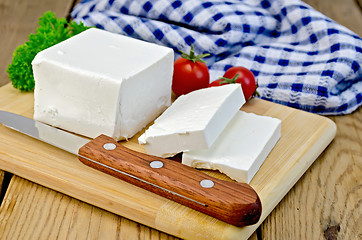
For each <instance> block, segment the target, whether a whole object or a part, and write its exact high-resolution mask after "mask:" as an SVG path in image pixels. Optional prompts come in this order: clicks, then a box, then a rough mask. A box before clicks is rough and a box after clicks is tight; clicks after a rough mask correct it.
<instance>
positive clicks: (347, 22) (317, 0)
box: [304, 0, 362, 36]
mask: <svg viewBox="0 0 362 240" xmlns="http://www.w3.org/2000/svg"><path fill="white" fill-rule="evenodd" d="M360 1H361V0H360ZM304 2H305V3H307V4H309V5H310V6H312V7H313V8H315V9H316V10H318V11H320V12H321V13H323V14H324V15H326V16H327V17H329V18H331V19H333V20H334V21H336V22H338V23H339V24H341V25H343V26H345V27H347V28H349V29H350V30H352V31H353V32H355V33H356V34H358V35H359V36H362V25H361V22H362V11H361V7H360V6H359V4H358V1H357V0H323V1H321V0H304Z"/></svg>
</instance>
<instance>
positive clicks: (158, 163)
mask: <svg viewBox="0 0 362 240" xmlns="http://www.w3.org/2000/svg"><path fill="white" fill-rule="evenodd" d="M150 166H151V168H162V167H163V162H161V161H152V162H150Z"/></svg>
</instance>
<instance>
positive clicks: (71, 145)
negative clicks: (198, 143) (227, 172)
mask: <svg viewBox="0 0 362 240" xmlns="http://www.w3.org/2000/svg"><path fill="white" fill-rule="evenodd" d="M0 123H2V124H3V125H4V126H6V127H8V128H11V129H13V130H16V131H18V132H21V133H23V134H26V135H28V136H31V137H33V138H36V139H38V140H41V141H43V142H46V143H48V144H50V145H53V146H55V147H58V148H61V149H63V150H65V151H68V152H70V153H72V154H75V155H77V156H78V159H79V160H80V161H81V162H82V163H84V164H85V165H87V166H89V167H92V168H95V169H97V170H99V171H102V172H104V173H106V174H110V175H112V176H114V177H117V178H119V179H121V180H124V181H127V182H129V183H131V184H134V185H136V186H138V187H141V188H143V189H145V190H148V191H150V192H153V193H156V194H158V195H160V196H163V197H166V198H168V199H170V200H173V201H175V202H178V203H180V204H183V205H185V206H187V207H190V208H192V209H194V210H197V211H200V212H202V213H205V214H207V215H209V216H212V217H215V218H217V219H219V220H221V221H224V222H226V223H229V224H232V225H235V226H238V227H241V226H246V225H252V224H255V223H257V222H258V221H259V219H260V216H261V211H262V205H261V202H260V198H259V196H258V194H257V193H256V192H255V190H254V189H253V188H252V187H251V186H250V185H248V184H246V183H237V182H229V181H225V180H221V179H217V178H214V177H212V176H209V175H207V174H205V173H203V172H201V171H199V170H196V169H194V168H191V167H188V166H186V165H183V164H181V163H179V162H176V161H173V160H170V159H165V158H160V157H155V156H151V155H148V154H144V153H140V152H137V151H133V150H131V149H129V148H126V147H124V146H122V145H121V144H119V143H118V142H117V141H115V140H114V139H113V138H111V137H108V136H106V135H100V136H98V137H96V138H95V139H93V140H88V139H85V138H82V137H80V136H77V135H75V134H71V133H69V132H66V131H63V130H61V129H58V128H55V127H52V126H49V125H47V124H44V123H41V122H38V121H34V120H33V119H30V118H26V117H23V116H21V115H17V114H14V113H10V112H6V111H0Z"/></svg>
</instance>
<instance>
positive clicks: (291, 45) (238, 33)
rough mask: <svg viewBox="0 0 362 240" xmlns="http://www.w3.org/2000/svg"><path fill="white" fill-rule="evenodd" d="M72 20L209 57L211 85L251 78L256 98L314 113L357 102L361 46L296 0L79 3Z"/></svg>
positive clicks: (361, 98) (348, 108)
mask: <svg viewBox="0 0 362 240" xmlns="http://www.w3.org/2000/svg"><path fill="white" fill-rule="evenodd" d="M72 17H73V18H74V20H75V21H77V22H79V21H82V22H84V23H85V24H86V25H88V26H96V27H99V28H102V29H105V30H107V31H111V32H115V33H119V34H123V35H128V36H130V37H133V38H137V39H142V40H145V41H149V42H153V43H156V44H160V45H164V46H168V47H171V48H173V49H174V50H175V54H176V57H179V56H180V54H179V53H180V52H179V51H178V50H182V51H185V52H187V51H189V49H190V44H191V43H193V45H194V48H195V52H196V53H198V54H200V53H210V54H211V56H210V57H208V58H206V59H205V60H206V61H207V62H208V67H209V69H210V78H211V79H210V81H213V80H216V79H217V78H218V77H221V76H222V75H223V73H224V72H225V70H226V69H228V68H229V67H231V66H244V67H247V68H249V69H250V70H252V72H253V73H254V75H255V76H256V77H257V79H258V84H259V88H258V92H259V93H260V94H261V98H263V99H266V100H269V101H273V102H277V103H281V104H284V105H287V106H291V107H295V108H299V109H303V110H306V111H309V112H313V113H318V114H323V115H327V114H331V115H339V114H347V113H351V112H352V111H354V110H356V109H357V108H358V107H359V106H360V105H361V104H362V69H361V65H362V40H361V38H360V37H359V36H358V35H356V34H355V33H353V32H351V31H350V30H348V29H347V28H345V27H343V26H341V25H339V24H337V23H336V22H334V21H333V20H331V19H329V18H327V17H326V16H324V15H323V14H321V13H320V12H318V11H316V10H314V9H313V8H311V7H310V6H308V5H307V4H305V3H303V2H301V1H298V0H284V1H283V0H260V1H257V0H229V1H219V0H214V1H205V0H184V1H179V0H176V1H170V0H149V1H146V0H136V1H134V0H86V1H83V2H81V3H79V4H77V5H76V6H75V7H74V9H73V11H72Z"/></svg>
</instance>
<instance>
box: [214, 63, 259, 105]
mask: <svg viewBox="0 0 362 240" xmlns="http://www.w3.org/2000/svg"><path fill="white" fill-rule="evenodd" d="M228 83H240V84H241V88H242V89H243V93H244V97H245V100H248V99H250V98H251V97H252V96H253V95H254V93H255V92H256V88H257V84H256V81H255V77H254V74H253V73H252V72H251V71H250V70H249V69H247V68H245V67H240V66H237V67H231V68H229V69H228V70H226V72H225V73H224V76H223V77H222V78H221V79H218V80H216V81H214V82H212V83H210V84H209V86H210V87H212V86H221V85H224V84H228Z"/></svg>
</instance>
